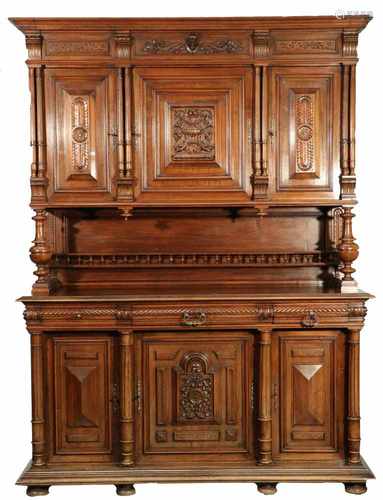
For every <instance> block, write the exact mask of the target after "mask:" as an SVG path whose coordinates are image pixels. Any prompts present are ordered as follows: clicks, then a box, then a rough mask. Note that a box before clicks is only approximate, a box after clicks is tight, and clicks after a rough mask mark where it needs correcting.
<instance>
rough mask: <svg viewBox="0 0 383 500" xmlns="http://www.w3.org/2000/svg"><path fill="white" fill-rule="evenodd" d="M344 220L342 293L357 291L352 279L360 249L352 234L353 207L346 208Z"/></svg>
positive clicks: (340, 249)
mask: <svg viewBox="0 0 383 500" xmlns="http://www.w3.org/2000/svg"><path fill="white" fill-rule="evenodd" d="M341 217H342V219H343V234H342V238H341V241H340V244H339V246H338V251H339V257H340V259H341V261H342V263H343V267H342V269H341V271H342V273H343V279H342V292H347V291H350V292H353V291H355V290H356V289H357V283H356V281H355V280H354V278H353V277H352V274H353V273H354V272H355V269H354V268H353V267H352V265H351V264H352V263H353V262H354V260H356V259H357V258H358V255H359V250H358V249H359V247H358V245H357V244H356V243H355V238H354V236H353V234H352V218H353V217H354V214H353V213H352V207H344V208H343V212H342V215H341Z"/></svg>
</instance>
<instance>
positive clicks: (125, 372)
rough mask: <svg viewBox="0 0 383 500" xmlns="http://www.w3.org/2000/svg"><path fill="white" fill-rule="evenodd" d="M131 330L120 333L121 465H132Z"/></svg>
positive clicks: (132, 363)
mask: <svg viewBox="0 0 383 500" xmlns="http://www.w3.org/2000/svg"><path fill="white" fill-rule="evenodd" d="M133 341H134V337H133V332H132V330H123V331H120V349H121V366H120V373H121V381H120V391H121V394H120V451H121V461H120V463H121V465H125V466H129V465H133V464H134V346H133Z"/></svg>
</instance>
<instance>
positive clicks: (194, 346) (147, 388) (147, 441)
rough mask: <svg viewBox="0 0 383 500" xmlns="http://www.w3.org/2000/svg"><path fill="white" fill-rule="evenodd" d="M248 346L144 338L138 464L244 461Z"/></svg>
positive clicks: (215, 339) (222, 340)
mask: <svg viewBox="0 0 383 500" xmlns="http://www.w3.org/2000/svg"><path fill="white" fill-rule="evenodd" d="M251 344H252V338H251V335H246V334H231V333H226V334H218V333H209V334H208V335H206V334H198V333H193V334H190V333H188V334H183V333H179V334H164V333H163V334H162V333H161V334H153V335H145V337H144V340H143V351H142V361H143V389H144V391H143V392H144V393H143V405H142V408H143V419H142V424H143V443H144V449H143V453H141V458H140V460H141V461H144V462H146V463H154V462H161V461H168V460H169V459H170V458H171V456H172V454H178V455H179V454H182V456H183V460H198V461H203V460H208V459H211V457H212V455H214V459H215V460H218V459H219V458H220V456H223V455H225V454H230V459H232V460H243V459H246V458H248V457H249V454H251V453H252V445H251V443H252V439H251V427H252V425H250V421H251V418H250V412H251V409H250V408H249V406H250V394H249V393H250V387H251V378H252V377H251V374H250V373H249V367H251V366H252V363H251V356H252V354H251ZM226 456H227V455H226ZM209 457H210V458H209Z"/></svg>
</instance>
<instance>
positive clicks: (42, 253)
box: [30, 209, 52, 295]
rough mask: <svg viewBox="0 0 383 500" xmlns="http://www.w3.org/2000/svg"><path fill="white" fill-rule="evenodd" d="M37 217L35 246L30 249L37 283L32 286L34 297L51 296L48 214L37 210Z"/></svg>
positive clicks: (35, 218) (34, 218) (35, 217)
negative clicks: (47, 233) (47, 236)
mask: <svg viewBox="0 0 383 500" xmlns="http://www.w3.org/2000/svg"><path fill="white" fill-rule="evenodd" d="M35 213H36V215H35V216H34V217H32V218H33V220H34V221H35V223H36V234H35V239H34V240H33V246H32V247H31V248H30V256H31V260H32V261H33V262H34V263H35V264H36V265H37V270H36V271H35V272H34V274H35V275H36V276H37V281H36V282H35V283H34V284H33V286H32V293H33V295H48V294H49V279H48V277H49V268H48V263H49V261H50V259H51V256H52V253H51V250H50V248H49V247H48V243H47V241H46V239H45V231H44V227H45V224H46V222H47V213H46V211H45V210H40V209H39V210H35Z"/></svg>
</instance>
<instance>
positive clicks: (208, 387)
mask: <svg viewBox="0 0 383 500" xmlns="http://www.w3.org/2000/svg"><path fill="white" fill-rule="evenodd" d="M178 371H179V380H178V381H179V408H178V420H179V421H180V422H189V423H193V422H197V423H198V422H201V421H210V420H212V418H213V417H214V410H213V401H214V376H213V374H212V373H209V370H208V358H207V356H206V355H205V354H203V353H196V352H193V353H188V354H185V356H184V358H183V360H182V362H181V363H180V367H179V368H178Z"/></svg>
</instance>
